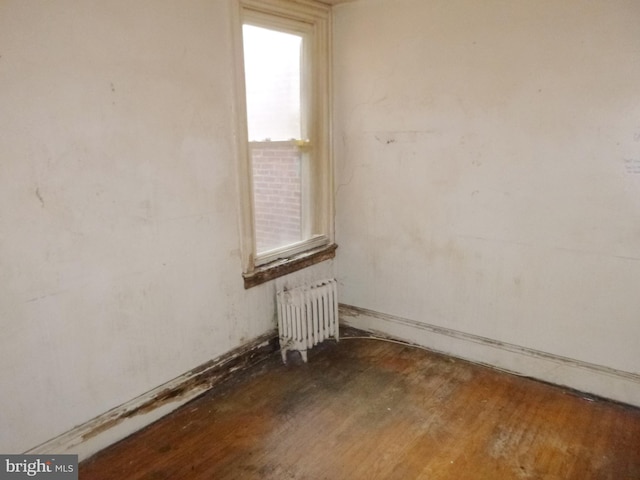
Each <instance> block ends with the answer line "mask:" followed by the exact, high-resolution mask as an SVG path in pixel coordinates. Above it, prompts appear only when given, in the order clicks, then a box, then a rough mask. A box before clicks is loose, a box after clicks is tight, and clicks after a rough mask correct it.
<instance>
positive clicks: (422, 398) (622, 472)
mask: <svg viewBox="0 0 640 480" xmlns="http://www.w3.org/2000/svg"><path fill="white" fill-rule="evenodd" d="M293 356H296V357H295V359H294V358H293ZM297 358H298V357H297V354H292V357H290V364H289V365H288V366H284V365H282V363H281V361H280V355H279V353H275V354H274V355H273V357H272V358H270V359H269V360H267V361H265V362H263V363H262V364H260V365H258V366H257V367H254V368H253V369H252V370H250V371H248V372H244V373H242V374H240V375H239V376H238V377H236V378H234V379H233V380H231V381H229V382H227V383H226V384H224V385H221V386H219V387H217V388H215V389H213V390H212V391H210V392H208V393H207V394H205V395H203V396H202V397H200V398H198V399H196V400H194V401H192V402H190V403H189V404H187V405H185V406H184V407H182V408H181V409H179V410H177V411H176V412H174V413H173V414H171V415H169V416H168V417H165V418H164V419H162V420H160V421H159V422H157V423H155V424H153V425H151V426H149V427H148V428H146V429H144V430H142V431H141V432H139V433H137V434H135V435H133V436H131V437H129V438H128V439H125V440H124V441H122V442H120V443H118V444H116V445H114V446H112V447H110V448H109V449H107V450H105V451H103V452H101V453H99V454H98V455H96V456H94V457H92V458H90V459H88V460H86V461H85V462H83V463H82V464H81V465H80V471H79V478H80V479H83V480H85V479H86V480H90V479H94V480H100V479H114V480H115V479H117V480H137V479H149V480H151V479H194V480H195V479H234V480H237V479H311V480H314V479H332V480H341V479H366V480H372V479H403V480H405V479H455V480H462V479H491V480H495V479H562V480H566V479H579V480H587V479H610V480H629V479H640V409H635V408H632V407H628V406H624V405H619V404H615V403H609V402H605V401H601V400H594V399H590V398H585V397H583V396H581V395H580V394H577V393H575V392H571V391H566V390H563V389H561V388H557V387H553V386H550V385H546V384H543V383H539V382H536V381H533V380H530V379H526V378H521V377H517V376H513V375H509V374H504V373H501V372H497V371H494V370H491V369H489V368H485V367H482V366H478V365H474V364H470V363H467V362H464V361H461V360H454V359H451V358H448V357H446V356H442V355H438V354H434V353H431V352H427V351H424V350H420V349H416V348H412V347H407V346H402V345H398V344H394V343H388V342H383V341H379V340H371V339H369V340H363V339H344V340H342V341H341V342H340V343H339V344H337V345H336V344H335V343H333V342H330V343H325V344H323V345H322V346H321V347H316V348H315V349H314V350H312V351H310V355H309V363H308V364H302V363H300V361H299V360H297ZM296 360H297V361H296Z"/></svg>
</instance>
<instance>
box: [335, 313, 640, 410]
mask: <svg viewBox="0 0 640 480" xmlns="http://www.w3.org/2000/svg"><path fill="white" fill-rule="evenodd" d="M340 323H341V324H342V325H346V326H349V327H354V328H357V329H360V330H365V331H368V332H379V333H382V334H384V335H386V336H390V337H393V338H396V339H400V340H404V341H407V342H411V343H414V344H417V345H420V346H423V347H426V348H429V349H430V350H434V351H437V352H441V353H445V354H447V355H451V356H454V357H458V358H462V359H465V360H469V361H472V362H474V363H480V364H483V365H487V366H490V367H497V368H500V369H501V370H506V371H509V372H512V373H516V374H519V375H525V376H528V377H532V378H536V379H538V380H542V381H545V382H549V383H553V384H556V385H561V386H565V387H569V388H571V389H574V390H578V391H580V392H585V393H588V394H592V395H596V396H598V397H603V398H608V399H611V400H615V401H617V402H622V403H626V404H629V405H633V406H636V407H640V375H638V374H635V373H631V372H625V371H620V370H616V369H613V368H609V367H605V366H601V365H596V364H593V363H588V362H583V361H580V360H575V359H571V358H566V357H562V356H558V355H554V354H550V353H546V352H540V351H537V350H533V349H530V348H526V347H521V346H518V345H513V344H509V343H504V342H499V341H496V340H493V339H489V338H485V337H480V336H477V335H472V334H469V333H465V332H460V331H457V330H452V329H448V328H443V327H438V326H435V325H429V324H425V323H422V322H416V321H414V320H409V319H406V318H402V317H397V316H394V315H387V314H384V313H380V312H375V311H372V310H367V309H365V308H359V307H354V306H351V305H344V304H341V305H340Z"/></svg>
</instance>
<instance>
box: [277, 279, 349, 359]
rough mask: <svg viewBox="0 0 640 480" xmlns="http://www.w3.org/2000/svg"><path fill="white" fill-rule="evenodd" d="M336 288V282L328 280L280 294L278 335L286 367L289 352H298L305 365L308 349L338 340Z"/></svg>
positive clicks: (278, 295) (278, 294)
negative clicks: (325, 341)
mask: <svg viewBox="0 0 640 480" xmlns="http://www.w3.org/2000/svg"><path fill="white" fill-rule="evenodd" d="M337 285H338V283H337V282H336V280H335V279H328V280H321V281H319V282H316V283H314V284H312V285H305V286H302V287H296V288H292V289H288V290H282V291H279V292H278V293H277V303H278V333H279V335H280V351H281V353H282V361H283V362H284V363H287V352H288V351H289V350H297V351H299V352H300V355H301V356H302V360H304V361H305V362H306V361H307V349H309V348H311V347H313V346H314V345H317V344H318V343H320V342H322V341H323V340H324V339H326V338H330V337H333V338H335V340H336V341H338V340H339V332H338V288H337Z"/></svg>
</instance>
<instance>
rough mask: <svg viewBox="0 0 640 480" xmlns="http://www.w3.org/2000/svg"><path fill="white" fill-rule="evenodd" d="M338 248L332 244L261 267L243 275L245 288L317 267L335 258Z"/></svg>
mask: <svg viewBox="0 0 640 480" xmlns="http://www.w3.org/2000/svg"><path fill="white" fill-rule="evenodd" d="M337 248H338V245H336V244H335V243H332V244H330V245H325V246H322V247H318V248H314V249H313V250H308V251H306V252H303V253H299V254H297V255H294V256H292V257H290V258H283V259H280V260H276V261H273V262H271V263H267V264H266V265H261V266H259V267H257V268H256V269H255V270H253V271H252V272H249V273H244V274H243V275H242V276H243V277H244V288H251V287H255V286H256V285H260V284H262V283H265V282H268V281H269V280H273V279H274V278H278V277H282V276H284V275H288V274H289V273H293V272H297V271H298V270H302V269H303V268H306V267H310V266H311V265H315V264H316V263H320V262H324V261H325V260H330V259H332V258H335V256H336V249H337Z"/></svg>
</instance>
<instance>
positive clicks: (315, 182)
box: [237, 0, 335, 287]
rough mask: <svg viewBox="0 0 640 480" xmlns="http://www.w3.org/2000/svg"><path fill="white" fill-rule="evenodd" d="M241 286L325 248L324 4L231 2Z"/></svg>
mask: <svg viewBox="0 0 640 480" xmlns="http://www.w3.org/2000/svg"><path fill="white" fill-rule="evenodd" d="M238 23H239V24H241V29H239V30H240V31H239V32H238V37H239V40H241V41H239V42H238V43H239V45H241V48H238V49H237V54H238V58H239V62H238V63H239V66H238V72H239V74H238V76H239V82H238V84H239V90H240V92H239V95H238V96H239V97H241V98H238V103H239V105H240V106H241V108H239V116H240V117H241V118H240V122H239V123H240V127H239V132H240V140H239V141H240V145H239V154H240V157H241V158H240V160H241V162H240V190H241V194H242V230H243V231H242V238H243V269H244V277H245V287H249V286H252V285H254V284H258V283H262V282H263V281H266V280H270V279H271V278H274V277H276V276H279V275H282V274H286V273H289V272H291V271H294V270H297V269H299V268H303V267H305V266H307V265H309V264H312V263H315V262H317V261H322V260H325V259H326V258H331V257H332V256H333V255H334V251H335V245H334V244H333V188H332V178H333V174H332V168H331V167H332V165H331V156H330V149H329V77H330V72H329V9H328V7H327V6H325V5H323V4H316V3H314V2H311V1H305V2H304V3H302V2H296V1H293V0H240V21H239V22H238Z"/></svg>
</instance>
